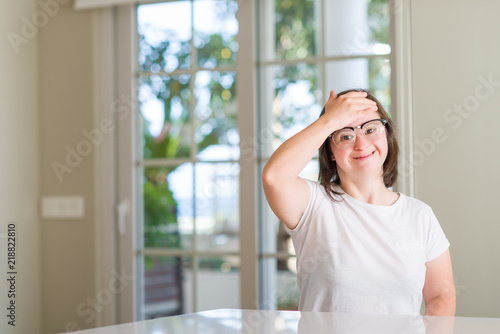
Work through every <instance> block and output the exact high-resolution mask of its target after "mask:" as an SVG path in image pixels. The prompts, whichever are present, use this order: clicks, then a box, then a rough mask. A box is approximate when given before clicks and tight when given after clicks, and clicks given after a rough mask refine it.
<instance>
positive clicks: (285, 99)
mask: <svg viewBox="0 0 500 334" xmlns="http://www.w3.org/2000/svg"><path fill="white" fill-rule="evenodd" d="M318 77H319V74H318V68H317V66H316V65H309V64H298V65H295V66H286V67H285V66H269V67H266V68H264V69H263V71H262V76H261V103H262V104H261V108H260V109H261V129H260V131H261V134H263V133H262V132H266V133H272V134H273V136H274V138H273V140H272V143H267V144H268V145H262V146H263V151H262V152H261V154H262V155H263V156H264V157H265V158H267V157H269V156H270V155H271V154H272V152H274V150H276V148H278V146H279V145H280V144H281V143H282V142H284V141H285V140H286V139H288V138H290V137H291V136H293V135H294V134H296V133H297V132H299V131H300V130H302V129H304V128H305V127H306V126H308V125H309V124H311V123H312V122H313V121H314V120H316V119H317V118H318V117H319V114H320V112H321V109H322V108H323V103H324V102H323V101H322V94H321V91H320V89H319V88H318ZM266 137H268V136H266Z"/></svg>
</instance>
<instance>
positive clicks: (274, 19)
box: [259, 0, 318, 60]
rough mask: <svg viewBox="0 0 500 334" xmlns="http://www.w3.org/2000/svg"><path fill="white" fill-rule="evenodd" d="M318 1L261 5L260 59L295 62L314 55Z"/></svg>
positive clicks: (279, 1)
mask: <svg viewBox="0 0 500 334" xmlns="http://www.w3.org/2000/svg"><path fill="white" fill-rule="evenodd" d="M317 2H318V1H311V0H310V1H302V0H274V1H262V2H260V7H261V15H260V16H259V30H260V32H261V34H260V41H261V43H260V46H261V50H260V56H261V58H262V59H263V60H297V59H303V58H307V57H314V56H316V54H317V53H316V49H317V36H316V31H317V28H316V27H317V26H318V25H317V22H316V18H315V15H316V11H317V8H316V6H317Z"/></svg>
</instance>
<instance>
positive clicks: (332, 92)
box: [328, 90, 337, 102]
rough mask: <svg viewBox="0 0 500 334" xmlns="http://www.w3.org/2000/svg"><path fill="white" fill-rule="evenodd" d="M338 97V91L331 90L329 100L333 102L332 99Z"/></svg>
mask: <svg viewBox="0 0 500 334" xmlns="http://www.w3.org/2000/svg"><path fill="white" fill-rule="evenodd" d="M336 98H337V92H335V91H334V90H331V91H330V96H329V97H328V102H331V101H333V100H335V99H336Z"/></svg>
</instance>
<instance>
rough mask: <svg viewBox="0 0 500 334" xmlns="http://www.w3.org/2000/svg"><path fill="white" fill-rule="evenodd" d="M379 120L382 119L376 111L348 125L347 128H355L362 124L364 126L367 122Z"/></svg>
mask: <svg viewBox="0 0 500 334" xmlns="http://www.w3.org/2000/svg"><path fill="white" fill-rule="evenodd" d="M377 118H381V117H380V115H379V113H378V112H376V111H370V112H369V113H368V114H366V115H365V116H363V117H361V118H358V119H357V120H355V121H353V122H352V123H350V124H348V125H347V126H348V127H353V128H355V127H357V126H360V125H361V124H363V123H365V122H368V121H371V120H372V119H377Z"/></svg>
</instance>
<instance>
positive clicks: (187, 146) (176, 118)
mask: <svg viewBox="0 0 500 334" xmlns="http://www.w3.org/2000/svg"><path fill="white" fill-rule="evenodd" d="M236 9H237V6H236V3H235V2H233V1H228V2H227V3H223V2H220V3H219V4H218V5H217V6H216V10H217V11H218V12H217V13H216V15H217V17H218V19H220V20H225V19H226V18H228V17H230V16H231V15H232V16H233V17H234V14H235V12H236ZM147 29H151V27H142V28H141V29H140V30H142V31H147ZM156 34H161V35H162V36H164V38H163V41H161V42H157V43H156V44H153V43H149V42H148V39H147V38H146V37H145V36H144V35H141V36H140V56H139V59H140V63H141V64H140V65H141V68H142V71H144V72H148V73H151V74H149V75H144V76H142V77H141V85H143V86H146V87H148V89H149V91H150V92H151V93H153V95H154V96H155V97H156V98H157V100H159V101H160V102H161V103H162V104H163V105H164V126H163V130H162V131H161V133H160V135H156V136H154V135H152V134H151V132H150V131H149V125H150V124H148V122H147V121H146V119H145V118H144V117H141V121H142V134H143V137H142V139H143V142H142V145H143V152H144V159H155V158H162V159H171V158H179V157H184V158H187V157H190V156H191V153H192V152H191V147H192V141H193V135H194V138H195V140H196V141H197V146H198V149H197V150H198V152H200V151H202V150H204V149H205V148H207V147H208V146H210V145H216V144H228V143H229V139H228V132H229V131H231V130H233V129H236V102H235V96H236V80H235V73H234V72H213V71H210V72H198V74H197V76H198V75H206V74H207V73H209V75H210V77H211V80H210V81H209V82H208V84H204V85H203V86H200V85H199V84H198V83H197V81H196V79H197V78H196V79H195V78H191V77H190V75H189V74H181V75H176V76H172V75H167V73H165V72H173V71H176V70H182V69H189V68H190V67H191V66H201V67H203V68H206V69H210V68H213V67H215V66H226V65H227V66H232V65H234V63H235V60H236V54H237V50H238V44H237V42H236V40H235V38H234V36H227V35H225V34H204V33H203V32H201V31H197V32H196V34H195V39H194V45H195V49H194V50H193V49H192V46H191V43H190V41H189V40H181V39H180V38H179V37H178V36H177V34H176V32H175V31H168V30H165V31H156ZM193 52H196V58H197V64H192V57H193V56H192V53H193ZM160 72H162V73H165V74H162V75H160V74H155V73H160ZM191 80H195V83H196V85H195V91H194V92H195V94H198V95H199V94H202V93H203V94H206V93H207V92H208V94H209V95H210V96H209V99H208V100H209V105H208V106H201V105H199V106H197V108H199V109H200V110H201V111H200V112H199V114H197V117H196V118H195V122H194V124H195V134H193V133H192V129H191V125H190V121H191V117H193V110H192V108H193V106H192V104H191V101H192V98H193V96H192V91H191V89H192V81H191ZM197 97H198V96H197ZM179 106H180V107H181V109H182V111H181V112H180V114H179V112H178V110H179ZM141 116H142V114H141ZM174 169H175V168H174V167H172V168H166V167H162V168H147V169H145V173H144V179H143V191H144V247H166V248H182V244H181V238H180V233H179V231H178V226H177V203H176V201H175V199H174V197H173V194H172V191H171V190H170V189H169V184H168V180H167V176H168V174H169V173H171V172H172V171H173V170H174ZM152 264H153V263H152V260H151V259H150V258H149V257H148V258H146V266H151V265H152Z"/></svg>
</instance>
